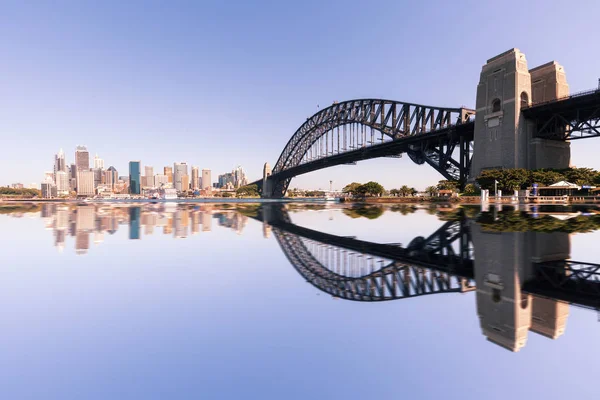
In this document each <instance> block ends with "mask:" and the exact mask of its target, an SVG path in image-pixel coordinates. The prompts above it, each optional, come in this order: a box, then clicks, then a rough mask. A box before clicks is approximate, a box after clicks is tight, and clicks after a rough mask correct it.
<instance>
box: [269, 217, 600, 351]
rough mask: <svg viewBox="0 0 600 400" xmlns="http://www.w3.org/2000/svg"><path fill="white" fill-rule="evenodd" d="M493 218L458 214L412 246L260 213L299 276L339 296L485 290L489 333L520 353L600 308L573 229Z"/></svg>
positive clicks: (595, 274) (599, 279)
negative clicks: (492, 225)
mask: <svg viewBox="0 0 600 400" xmlns="http://www.w3.org/2000/svg"><path fill="white" fill-rule="evenodd" d="M519 215H520V214H519V213H518V212H512V211H511V217H512V218H515V219H516V220H518V219H519ZM446 217H448V216H446ZM486 218H487V215H485V214H484V215H482V216H481V217H480V219H482V220H483V221H484V222H478V221H477V219H471V218H468V217H466V216H465V215H464V214H462V215H460V213H454V216H453V217H452V218H448V219H450V221H448V222H446V223H445V224H444V225H442V227H441V228H440V229H438V230H437V231H436V232H434V233H432V234H431V235H430V236H429V237H427V238H422V237H417V238H415V239H414V240H412V241H411V243H410V244H409V245H408V246H406V247H402V246H400V245H390V244H379V243H373V242H367V241H363V240H358V239H354V238H349V237H341V236H335V235H331V234H327V233H324V232H319V231H315V230H311V229H308V228H305V227H301V226H298V225H295V224H294V223H293V222H292V221H291V219H290V217H289V215H288V213H287V212H286V211H285V210H284V209H282V208H274V207H265V208H263V209H262V210H261V213H260V215H259V216H258V219H260V220H262V221H263V223H264V224H268V225H270V226H271V227H272V229H273V231H274V234H275V237H276V238H277V241H278V242H279V245H280V246H281V248H282V250H283V252H284V253H285V254H286V256H287V258H288V259H289V260H290V262H291V263H292V265H293V266H294V267H295V268H296V270H297V271H298V272H299V273H300V274H301V275H302V276H303V277H304V278H305V279H306V280H307V281H308V282H310V283H311V284H313V285H314V286H315V287H317V288H318V289H320V290H322V291H324V292H326V293H329V294H331V295H332V296H334V297H336V298H344V299H348V300H355V301H385V300H399V299H405V298H409V297H416V296H423V295H430V294H438V293H452V292H454V293H463V292H465V291H471V290H474V289H475V288H476V302H477V314H478V317H479V320H480V326H481V329H482V333H483V335H484V336H485V337H486V338H487V339H488V340H489V341H490V342H492V343H495V344H497V345H499V346H502V347H504V348H506V349H508V350H511V351H519V350H520V349H521V348H522V347H523V346H525V344H526V341H527V335H528V332H529V331H532V332H535V333H538V334H540V335H543V336H545V337H548V338H551V339H556V338H558V337H559V336H561V335H562V334H563V333H564V331H565V327H566V322H567V318H568V315H569V303H570V304H573V305H576V306H580V307H591V308H596V309H598V308H599V306H600V274H599V271H598V270H599V268H600V265H596V264H590V263H581V262H575V261H571V260H569V258H570V242H569V234H568V233H565V232H552V233H544V232H498V231H497V230H488V229H486V227H487V226H488V225H487V222H485V221H486ZM586 226H587V225H586Z"/></svg>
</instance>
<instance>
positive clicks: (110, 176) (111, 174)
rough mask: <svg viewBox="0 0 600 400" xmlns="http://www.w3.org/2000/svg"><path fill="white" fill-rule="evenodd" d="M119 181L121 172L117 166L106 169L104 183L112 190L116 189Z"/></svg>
mask: <svg viewBox="0 0 600 400" xmlns="http://www.w3.org/2000/svg"><path fill="white" fill-rule="evenodd" d="M118 182H119V174H118V172H117V170H116V169H115V167H113V166H112V165H111V166H110V167H108V169H107V170H106V171H104V183H105V184H106V185H107V186H108V187H110V189H111V190H113V191H114V190H115V186H116V184H117V183H118Z"/></svg>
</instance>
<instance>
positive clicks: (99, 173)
mask: <svg viewBox="0 0 600 400" xmlns="http://www.w3.org/2000/svg"><path fill="white" fill-rule="evenodd" d="M92 172H93V173H94V187H98V185H100V184H101V183H102V178H103V172H104V171H103V170H101V169H100V168H92Z"/></svg>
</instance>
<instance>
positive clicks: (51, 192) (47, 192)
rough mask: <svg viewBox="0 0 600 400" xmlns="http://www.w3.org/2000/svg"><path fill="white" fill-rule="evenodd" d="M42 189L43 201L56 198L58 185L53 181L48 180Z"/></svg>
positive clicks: (43, 183)
mask: <svg viewBox="0 0 600 400" xmlns="http://www.w3.org/2000/svg"><path fill="white" fill-rule="evenodd" d="M41 189H42V198H43V199H51V198H53V197H56V194H57V192H56V185H55V184H54V182H53V181H52V180H51V179H46V180H45V181H44V182H42V186H41Z"/></svg>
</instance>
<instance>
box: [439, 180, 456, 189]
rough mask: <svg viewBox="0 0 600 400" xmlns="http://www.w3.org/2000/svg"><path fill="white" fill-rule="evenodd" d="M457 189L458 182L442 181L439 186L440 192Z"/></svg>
mask: <svg viewBox="0 0 600 400" xmlns="http://www.w3.org/2000/svg"><path fill="white" fill-rule="evenodd" d="M457 187H458V182H456V181H448V180H441V181H439V182H438V184H437V188H438V189H439V190H456V188H457Z"/></svg>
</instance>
